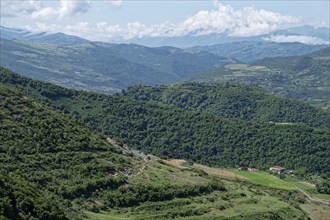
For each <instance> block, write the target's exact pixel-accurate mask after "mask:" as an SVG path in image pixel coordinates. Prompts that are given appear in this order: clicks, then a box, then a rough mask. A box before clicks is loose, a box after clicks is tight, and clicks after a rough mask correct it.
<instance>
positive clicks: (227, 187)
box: [0, 69, 307, 220]
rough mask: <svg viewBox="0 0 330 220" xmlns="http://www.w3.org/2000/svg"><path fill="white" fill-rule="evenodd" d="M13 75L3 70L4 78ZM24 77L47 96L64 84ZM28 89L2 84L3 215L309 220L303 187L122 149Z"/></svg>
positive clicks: (0, 210)
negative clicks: (217, 173)
mask: <svg viewBox="0 0 330 220" xmlns="http://www.w3.org/2000/svg"><path fill="white" fill-rule="evenodd" d="M8 74H9V75H12V73H10V72H7V71H5V70H4V69H2V70H1V75H0V76H1V79H4V78H6V79H9V78H7V77H8V76H9V75H8ZM12 76H13V78H11V80H12V81H11V82H12V83H14V84H15V83H17V81H15V79H16V80H17V79H19V78H20V77H17V76H15V75H12ZM21 79H22V80H23V81H26V82H27V81H29V82H30V83H31V84H30V86H36V87H38V85H43V92H46V91H47V90H46V88H48V89H50V90H49V93H47V94H48V95H50V94H52V95H54V93H55V90H51V89H54V88H58V87H52V86H51V85H50V84H43V83H39V82H36V81H30V80H27V79H24V78H21ZM23 81H21V82H23ZM22 85H23V86H27V84H25V85H24V83H22ZM21 89H22V87H21ZM58 90H61V88H58ZM22 91H23V89H22V90H21V91H18V89H16V88H13V87H11V86H7V85H5V84H3V83H0V121H1V124H0V134H1V135H0V143H1V144H0V158H1V160H0V218H1V219H50V220H52V219H61V220H62V219H63V220H64V219H155V218H159V219H182V218H184V219H196V218H198V219H219V218H227V219H264V218H281V219H307V215H306V214H305V213H303V212H302V211H301V210H300V209H299V208H295V206H296V207H298V205H299V204H300V203H301V202H302V201H304V199H303V197H301V196H300V195H299V194H298V193H297V192H294V191H283V190H278V189H271V188H265V187H262V186H257V185H251V184H248V183H246V184H247V185H245V184H244V183H243V182H240V181H227V180H220V179H219V178H216V177H213V176H209V175H207V174H206V173H205V172H202V170H198V169H193V168H190V169H187V170H180V169H177V168H174V167H171V166H168V165H166V164H165V163H164V162H162V161H161V160H159V159H157V158H154V157H150V156H149V157H147V156H146V155H144V154H142V153H137V152H135V151H126V150H123V149H126V148H120V146H121V144H120V143H116V142H114V141H110V142H111V143H112V144H109V143H108V142H107V141H105V136H103V135H101V134H98V133H95V132H93V131H91V130H90V129H89V128H88V127H86V126H85V125H84V124H83V123H82V122H80V121H79V120H76V119H73V118H72V117H71V116H69V115H64V114H62V113H60V112H59V111H55V110H52V109H51V108H49V107H47V106H45V105H43V104H40V103H38V102H36V100H33V99H31V98H30V97H27V96H23V94H22V93H21V92H22ZM30 91H32V90H30ZM66 91H68V90H66ZM69 93H70V92H68V93H67V95H69ZM36 94H37V93H36ZM44 94H45V93H44ZM84 94H88V93H84ZM89 95H92V94H89ZM53 98H54V97H53ZM57 98H60V97H59V96H57ZM260 190H262V191H263V193H260Z"/></svg>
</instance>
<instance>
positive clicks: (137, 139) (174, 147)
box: [1, 69, 330, 175]
mask: <svg viewBox="0 0 330 220" xmlns="http://www.w3.org/2000/svg"><path fill="white" fill-rule="evenodd" d="M1 81H2V82H3V83H5V84H7V85H11V86H14V87H16V88H18V89H19V90H20V91H21V92H22V93H24V94H26V95H31V96H34V97H35V98H36V99H38V100H41V101H43V102H46V103H48V105H50V106H54V107H56V108H58V109H61V110H62V111H63V112H66V113H70V114H72V115H74V116H76V117H78V118H81V120H83V121H85V122H86V123H87V124H89V125H90V126H92V127H93V128H95V129H97V130H99V131H102V132H103V133H104V134H106V135H109V136H111V137H113V138H116V139H118V140H122V141H123V142H125V143H127V144H129V145H130V146H131V147H134V148H137V149H140V150H143V151H145V152H150V153H153V154H155V155H159V156H165V157H171V158H178V157H179V158H186V159H192V160H194V161H198V162H201V163H204V164H211V165H214V166H236V165H241V166H256V167H259V168H267V167H269V166H272V165H282V166H285V167H288V168H291V169H295V168H300V167H305V168H306V169H307V170H308V172H313V173H324V174H326V175H329V174H330V170H329V166H328V164H329V162H330V161H329V159H328V158H330V155H329V153H330V150H329V145H328V143H329V141H330V135H329V134H330V132H329V130H328V129H319V128H311V127H308V126H306V125H304V124H289V125H287V124H276V123H275V124H270V123H268V122H267V123H265V122H256V121H244V120H238V119H225V118H223V117H220V116H215V115H214V114H209V113H199V112H195V111H188V110H181V109H179V108H175V107H170V106H166V105H159V104H156V103H148V102H143V101H135V100H132V99H129V98H125V97H114V96H107V95H101V94H96V93H89V92H78V91H72V90H68V89H64V88H61V87H57V86H53V85H50V84H45V83H42V82H38V81H32V80H30V79H27V78H23V77H20V76H18V75H15V74H13V73H11V72H10V71H8V70H5V69H2V70H1Z"/></svg>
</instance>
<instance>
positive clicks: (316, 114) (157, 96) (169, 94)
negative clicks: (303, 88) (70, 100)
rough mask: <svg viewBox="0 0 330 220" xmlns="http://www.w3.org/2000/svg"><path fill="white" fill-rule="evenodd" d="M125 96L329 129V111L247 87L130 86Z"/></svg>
mask: <svg viewBox="0 0 330 220" xmlns="http://www.w3.org/2000/svg"><path fill="white" fill-rule="evenodd" d="M122 95H124V96H128V97H131V98H133V99H136V100H143V101H154V102H157V103H163V104H166V105H173V106H176V107H179V108H181V109H186V110H194V111H197V112H204V111H206V112H209V113H212V114H215V115H219V116H223V117H225V118H239V119H244V120H260V121H265V122H275V123H276V122H282V123H305V124H308V125H309V126H312V127H323V128H330V113H329V112H327V111H323V110H320V109H317V108H314V107H312V106H310V105H308V104H305V103H303V102H299V101H294V100H291V99H288V98H284V97H280V96H276V95H274V94H271V93H269V92H267V91H266V90H264V89H262V88H259V87H256V86H250V85H244V84H229V83H189V84H179V85H173V86H154V87H152V86H134V87H129V88H128V90H127V91H125V92H123V94H122Z"/></svg>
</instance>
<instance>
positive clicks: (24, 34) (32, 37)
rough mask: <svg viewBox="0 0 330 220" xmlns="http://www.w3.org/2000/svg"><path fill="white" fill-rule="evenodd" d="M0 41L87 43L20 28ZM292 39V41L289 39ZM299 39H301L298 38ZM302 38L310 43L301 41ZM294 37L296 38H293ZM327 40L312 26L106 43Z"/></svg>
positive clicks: (326, 32) (324, 30)
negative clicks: (253, 33) (245, 34)
mask: <svg viewBox="0 0 330 220" xmlns="http://www.w3.org/2000/svg"><path fill="white" fill-rule="evenodd" d="M0 31H1V38H3V39H7V40H15V39H16V40H26V41H30V42H43V43H52V44H58V45H72V44H81V43H86V42H88V40H86V39H83V38H80V37H77V36H72V35H66V34H63V33H47V32H31V31H27V30H24V29H15V28H7V27H1V26H0ZM276 36H277V37H278V36H280V37H283V36H284V37H291V38H290V39H289V40H288V41H285V39H281V40H279V39H277V38H276ZM292 37H293V38H292ZM299 37H303V39H302V38H299ZM304 37H305V38H309V39H310V40H309V41H307V40H305V41H304ZM295 38H297V39H295ZM329 39H330V28H328V27H312V26H309V25H304V26H298V27H292V28H288V29H284V30H277V31H274V32H271V33H269V34H264V35H258V36H253V37H232V36H229V35H228V34H226V33H221V34H206V35H195V34H188V35H185V36H180V37H142V38H133V39H129V40H124V39H121V40H120V39H116V40H112V41H111V42H108V43H126V44H130V43H133V44H139V45H143V46H148V47H162V46H172V47H179V48H189V47H195V46H211V45H215V44H226V43H232V42H243V41H254V42H260V41H263V42H265V41H274V42H300V43H307V44H312V45H313V44H329Z"/></svg>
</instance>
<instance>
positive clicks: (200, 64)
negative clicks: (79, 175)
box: [0, 26, 329, 107]
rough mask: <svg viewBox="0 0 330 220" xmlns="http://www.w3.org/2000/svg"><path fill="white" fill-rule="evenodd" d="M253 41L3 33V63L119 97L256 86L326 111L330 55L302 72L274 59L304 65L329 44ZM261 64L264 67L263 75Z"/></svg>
mask: <svg viewBox="0 0 330 220" xmlns="http://www.w3.org/2000/svg"><path fill="white" fill-rule="evenodd" d="M327 31H328V29H326V28H312V27H310V26H302V27H298V28H291V29H287V30H284V31H278V32H276V33H279V34H306V35H309V36H317V37H320V39H321V38H322V39H325V37H326V36H327V34H328V32H327ZM304 36H305V35H304ZM201 37H202V36H201ZM218 37H221V36H220V35H219V36H218ZM249 39H252V38H249ZM253 39H254V41H241V42H232V43H226V44H217V45H213V46H197V47H193V48H186V49H180V48H176V47H171V46H162V47H157V48H151V47H146V46H141V45H137V44H110V43H103V42H92V41H88V40H85V39H82V38H79V37H76V36H70V35H65V34H61V33H57V34H49V33H39V34H35V33H31V32H27V31H24V30H18V29H10V28H5V27H1V42H0V45H1V59H0V65H1V66H4V67H6V68H10V69H12V70H14V71H16V72H17V73H19V74H22V75H25V76H28V77H32V78H34V79H40V80H44V81H48V82H52V83H55V84H58V85H62V86H65V87H68V88H75V89H82V90H89V91H96V92H102V93H116V92H119V91H121V90H122V89H126V88H127V87H129V86H133V85H138V84H143V85H157V84H158V85H160V84H173V83H178V82H183V81H187V80H188V81H190V80H193V81H221V82H240V83H248V84H250V83H252V84H254V85H259V86H262V87H264V88H266V89H267V90H269V91H273V92H275V93H277V94H280V95H285V96H289V97H291V98H295V99H300V100H303V101H307V102H309V103H311V104H313V105H317V106H323V107H326V106H327V102H328V99H327V98H326V97H327V96H328V93H327V91H328V90H327V88H328V86H329V85H328V84H327V83H326V82H328V78H327V77H328V69H327V68H326V67H327V65H328V64H327V62H328V61H327V59H328V58H327V57H329V56H327V55H324V56H323V55H322V57H323V58H322V59H319V58H317V57H314V58H311V60H313V62H307V63H305V64H304V65H303V64H302V63H303V62H302V61H301V62H300V61H299V62H298V61H297V62H298V63H300V64H301V65H300V64H299V65H300V66H301V67H302V66H303V67H304V68H303V70H301V71H303V72H301V71H293V70H290V69H288V67H290V66H292V64H293V63H292V62H294V63H295V62H296V61H293V60H292V59H296V58H288V59H286V58H278V59H276V58H274V60H269V59H271V58H270V57H288V56H297V55H299V56H303V57H301V58H299V59H305V58H304V55H306V54H309V53H311V52H315V51H317V50H320V49H322V48H328V46H327V45H306V44H302V43H275V42H269V41H264V40H262V39H261V40H260V39H259V40H258V38H253ZM245 40H247V38H245ZM199 42H200V43H201V42H202V41H199ZM325 50H326V49H325ZM312 56H314V55H312ZM266 58H267V59H268V60H267V59H266ZM260 59H261V60H262V59H266V60H263V61H260V62H267V65H271V63H272V62H274V63H278V62H279V61H280V60H283V61H280V62H281V63H282V64H281V65H277V66H276V68H268V67H267V68H266V67H264V66H266V64H263V63H260V62H259V61H258V60H260ZM297 59H298V57H297ZM286 60H288V62H286ZM253 62H256V63H258V65H257V67H254V66H252V67H249V66H246V65H245V66H244V65H242V64H243V63H253ZM283 62H284V63H283ZM228 64H235V65H236V64H240V65H241V66H240V65H236V66H235V65H229V66H228ZM226 65H227V67H224V66H226ZM297 65H298V64H296V65H295V66H297ZM299 65H298V66H299ZM258 66H262V67H261V69H260V68H259V67H258ZM299 68H300V67H299ZM266 70H267V71H266ZM306 71H307V72H306ZM227 73H228V74H229V75H228V74H227ZM238 73H239V74H238ZM307 73H308V74H307ZM301 74H302V75H301ZM304 74H305V75H304ZM306 88H308V89H307V90H306Z"/></svg>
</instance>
